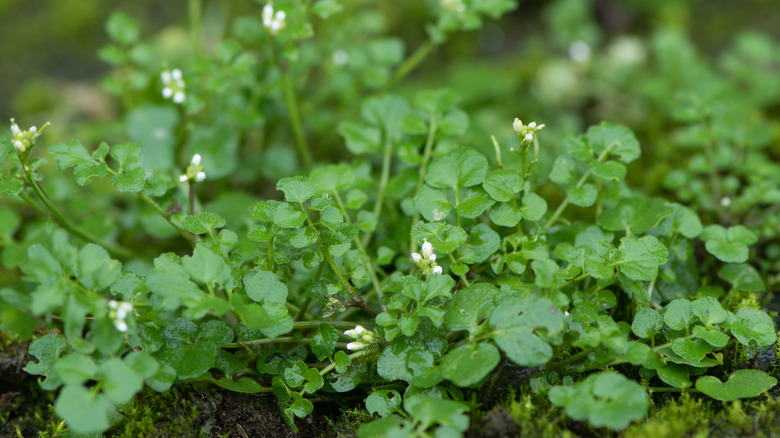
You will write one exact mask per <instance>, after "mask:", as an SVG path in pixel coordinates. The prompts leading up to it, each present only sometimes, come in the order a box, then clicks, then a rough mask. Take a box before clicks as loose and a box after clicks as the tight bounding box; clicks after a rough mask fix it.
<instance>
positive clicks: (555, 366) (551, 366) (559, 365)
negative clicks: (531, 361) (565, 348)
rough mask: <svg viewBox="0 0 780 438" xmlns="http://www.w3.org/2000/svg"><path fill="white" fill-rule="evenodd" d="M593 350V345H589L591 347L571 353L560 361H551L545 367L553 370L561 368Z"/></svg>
mask: <svg viewBox="0 0 780 438" xmlns="http://www.w3.org/2000/svg"><path fill="white" fill-rule="evenodd" d="M594 351H596V348H595V347H591V348H588V349H586V350H582V351H580V352H579V353H576V354H572V355H571V356H569V357H567V358H566V359H563V360H562V361H560V362H555V363H551V364H549V365H547V366H546V367H545V369H546V370H547V371H553V370H558V369H561V368H563V367H565V366H567V365H569V364H572V363H574V362H577V361H578V360H580V359H582V358H584V357H586V356H587V355H589V354H590V353H593V352H594Z"/></svg>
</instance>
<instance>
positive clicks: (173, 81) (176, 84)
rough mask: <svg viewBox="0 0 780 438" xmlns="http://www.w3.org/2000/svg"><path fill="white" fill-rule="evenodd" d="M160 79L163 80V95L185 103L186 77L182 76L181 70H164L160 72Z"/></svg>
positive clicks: (176, 101)
mask: <svg viewBox="0 0 780 438" xmlns="http://www.w3.org/2000/svg"><path fill="white" fill-rule="evenodd" d="M160 79H162V82H163V90H162V95H163V97H164V98H166V99H171V98H173V99H172V100H173V101H174V102H175V103H184V99H185V97H186V96H185V94H184V79H182V78H181V70H179V69H178V68H174V69H173V70H167V69H166V70H163V72H162V73H160Z"/></svg>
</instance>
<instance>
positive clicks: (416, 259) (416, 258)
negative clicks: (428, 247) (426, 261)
mask: <svg viewBox="0 0 780 438" xmlns="http://www.w3.org/2000/svg"><path fill="white" fill-rule="evenodd" d="M412 260H413V261H414V262H415V263H420V261H421V260H422V256H421V255H420V254H417V253H416V252H413V253H412Z"/></svg>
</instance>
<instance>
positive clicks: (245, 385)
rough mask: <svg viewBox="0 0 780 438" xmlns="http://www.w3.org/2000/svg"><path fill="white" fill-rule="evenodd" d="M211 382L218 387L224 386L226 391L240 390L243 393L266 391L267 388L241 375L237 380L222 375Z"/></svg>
mask: <svg viewBox="0 0 780 438" xmlns="http://www.w3.org/2000/svg"><path fill="white" fill-rule="evenodd" d="M212 382H213V383H214V384H215V385H217V386H219V387H220V388H225V389H227V390H228V391H233V392H240V393H243V394H258V393H261V392H266V390H267V388H265V387H263V386H262V385H260V384H259V383H257V382H256V381H254V380H252V379H251V378H249V377H241V378H240V379H238V380H232V379H229V378H227V377H222V378H220V379H217V380H212Z"/></svg>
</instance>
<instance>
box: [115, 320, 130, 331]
mask: <svg viewBox="0 0 780 438" xmlns="http://www.w3.org/2000/svg"><path fill="white" fill-rule="evenodd" d="M114 325H115V326H116V329H117V330H119V331H120V332H122V333H124V332H126V331H127V323H126V322H124V321H114Z"/></svg>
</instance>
